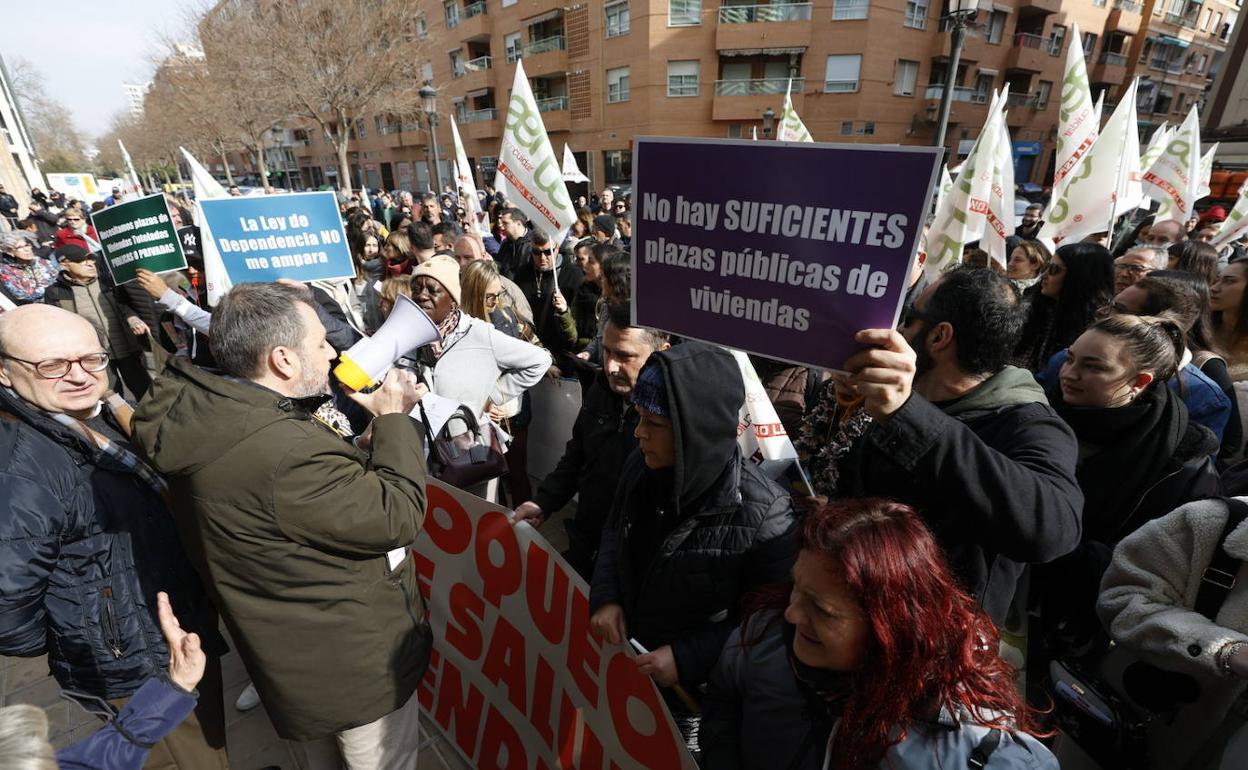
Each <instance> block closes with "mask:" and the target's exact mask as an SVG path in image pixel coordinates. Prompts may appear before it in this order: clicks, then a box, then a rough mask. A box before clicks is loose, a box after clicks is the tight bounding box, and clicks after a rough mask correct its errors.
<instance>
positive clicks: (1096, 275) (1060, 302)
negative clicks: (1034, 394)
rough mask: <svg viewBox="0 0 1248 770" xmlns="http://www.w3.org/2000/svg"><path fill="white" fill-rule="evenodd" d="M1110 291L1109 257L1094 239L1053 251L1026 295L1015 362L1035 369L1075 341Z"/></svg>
mask: <svg viewBox="0 0 1248 770" xmlns="http://www.w3.org/2000/svg"><path fill="white" fill-rule="evenodd" d="M1113 293H1114V260H1113V257H1111V256H1110V255H1109V250H1108V249H1106V248H1105V247H1104V246H1099V245H1097V244H1095V243H1071V244H1067V245H1065V246H1062V247H1061V248H1059V249H1058V250H1057V252H1056V253H1055V254H1054V255H1053V258H1052V259H1051V260H1050V261H1049V264H1048V267H1047V268H1045V271H1044V274H1043V275H1042V276H1041V277H1040V291H1039V293H1038V294H1034V295H1032V297H1031V304H1030V307H1028V309H1027V320H1026V322H1024V324H1023V332H1022V335H1021V336H1020V337H1019V342H1018V346H1017V347H1016V348H1015V350H1014V365H1015V366H1021V367H1023V368H1025V369H1030V370H1031V371H1033V372H1035V371H1039V370H1040V369H1042V368H1043V367H1044V365H1045V364H1046V363H1048V361H1049V359H1050V358H1051V357H1052V356H1053V354H1054V353H1056V352H1057V351H1059V350H1062V349H1064V348H1066V347H1068V346H1069V345H1070V343H1072V342H1074V341H1075V338H1076V337H1078V336H1079V335H1080V334H1082V333H1083V331H1084V330H1085V329H1087V328H1088V326H1089V325H1090V324H1091V323H1092V321H1093V320H1094V319H1095V318H1096V311H1097V310H1098V309H1099V308H1101V307H1103V306H1104V305H1106V304H1107V303H1108V302H1109V300H1110V298H1111V297H1113Z"/></svg>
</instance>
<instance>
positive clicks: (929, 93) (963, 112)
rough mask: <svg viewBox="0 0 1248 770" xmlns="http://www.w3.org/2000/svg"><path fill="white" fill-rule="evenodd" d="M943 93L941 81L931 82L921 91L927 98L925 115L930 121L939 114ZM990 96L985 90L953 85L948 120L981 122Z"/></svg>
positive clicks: (965, 122)
mask: <svg viewBox="0 0 1248 770" xmlns="http://www.w3.org/2000/svg"><path fill="white" fill-rule="evenodd" d="M944 95H945V86H944V84H943V83H933V84H932V85H929V86H928V87H927V88H926V89H924V91H923V98H924V99H926V100H927V116H928V118H929V119H930V120H931V121H932V122H935V121H936V117H937V115H939V114H940V102H941V99H942V98H943V97H944ZM991 98H992V95H991V94H989V93H988V92H986V91H977V90H975V89H974V88H964V87H962V86H955V87H954V89H953V96H952V98H951V99H950V105H949V122H950V123H954V124H959V125H960V124H971V123H974V124H980V123H982V122H983V121H984V118H985V117H986V116H987V114H988V102H989V100H990V99H991Z"/></svg>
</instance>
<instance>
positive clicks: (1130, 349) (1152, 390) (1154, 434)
mask: <svg viewBox="0 0 1248 770" xmlns="http://www.w3.org/2000/svg"><path fill="white" fill-rule="evenodd" d="M1186 345H1187V342H1186V336H1185V335H1184V333H1183V330H1182V328H1181V327H1180V326H1179V324H1178V323H1177V322H1176V321H1174V320H1172V319H1170V318H1158V317H1141V316H1135V315H1126V314H1120V315H1111V316H1109V317H1108V318H1105V319H1104V320H1101V321H1097V322H1096V323H1095V324H1093V325H1092V326H1091V327H1090V328H1089V329H1088V330H1087V331H1086V332H1084V333H1083V334H1081V335H1080V336H1079V338H1078V339H1077V340H1075V342H1074V344H1072V345H1071V346H1070V350H1069V351H1068V353H1067V357H1066V361H1065V363H1063V364H1062V367H1061V370H1060V371H1059V373H1058V381H1057V383H1056V384H1055V385H1050V386H1049V387H1048V388H1047V389H1046V393H1047V395H1048V397H1049V402H1050V404H1051V405H1052V406H1053V409H1054V410H1055V411H1056V412H1057V413H1058V415H1059V416H1060V417H1061V418H1062V419H1063V420H1065V421H1066V423H1067V424H1068V425H1069V426H1070V427H1071V429H1072V430H1073V431H1074V433H1075V438H1076V439H1078V441H1079V461H1078V464H1077V465H1076V468H1075V474H1076V478H1077V480H1078V481H1079V487H1080V488H1081V489H1082V490H1083V496H1084V505H1083V534H1082V537H1081V543H1080V546H1079V548H1077V549H1076V550H1075V551H1074V552H1073V553H1071V554H1069V555H1067V556H1064V557H1062V558H1060V559H1058V560H1057V561H1055V562H1052V563H1050V564H1047V565H1044V566H1043V567H1037V568H1036V570H1035V571H1034V573H1033V574H1034V576H1035V584H1036V587H1037V588H1038V590H1039V594H1040V596H1041V597H1042V605H1043V608H1042V611H1041V617H1042V618H1045V619H1047V621H1048V623H1052V620H1053V619H1054V618H1060V619H1062V621H1063V628H1062V630H1061V634H1060V639H1057V638H1055V639H1054V640H1053V641H1055V642H1056V643H1057V644H1056V647H1055V649H1056V651H1059V652H1067V651H1070V650H1084V649H1086V648H1087V646H1088V644H1089V643H1092V642H1097V641H1099V642H1104V641H1106V640H1105V638H1104V636H1103V632H1102V630H1101V627H1100V624H1099V623H1098V622H1097V620H1096V614H1095V611H1096V596H1097V590H1098V587H1099V586H1100V582H1101V576H1102V575H1103V574H1104V572H1105V569H1106V567H1108V566H1109V561H1110V556H1111V555H1112V553H1113V549H1114V546H1115V545H1117V543H1118V542H1119V541H1120V540H1121V539H1122V538H1123V537H1125V536H1127V535H1129V534H1130V533H1131V532H1133V531H1135V530H1136V529H1138V528H1139V527H1140V526H1141V525H1142V524H1144V523H1145V522H1147V521H1150V520H1152V519H1155V518H1157V517H1159V516H1162V515H1165V514H1166V513H1169V512H1170V511H1172V510H1174V509H1175V508H1177V507H1179V506H1180V505H1182V504H1184V503H1186V502H1188V501H1190V500H1195V499H1197V498H1201V497H1207V496H1210V495H1216V494H1218V491H1219V483H1218V475H1217V471H1216V469H1215V468H1214V464H1213V455H1215V454H1216V453H1217V451H1218V446H1219V443H1218V439H1217V437H1216V436H1215V435H1214V434H1213V431H1211V430H1209V429H1208V428H1206V427H1204V426H1201V425H1198V424H1197V423H1195V422H1194V421H1192V420H1191V419H1190V416H1189V413H1188V410H1187V407H1186V406H1185V405H1184V403H1183V399H1182V398H1181V397H1180V396H1179V394H1178V393H1176V392H1175V391H1174V390H1173V389H1172V388H1170V387H1168V386H1167V384H1166V383H1167V382H1169V381H1170V380H1171V379H1172V378H1174V377H1175V375H1176V373H1177V372H1178V369H1179V367H1180V366H1181V364H1182V361H1183V356H1184V353H1185V352H1186V350H1187V347H1186ZM1052 628H1053V626H1050V630H1052Z"/></svg>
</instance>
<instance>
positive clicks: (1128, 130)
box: [1040, 81, 1143, 242]
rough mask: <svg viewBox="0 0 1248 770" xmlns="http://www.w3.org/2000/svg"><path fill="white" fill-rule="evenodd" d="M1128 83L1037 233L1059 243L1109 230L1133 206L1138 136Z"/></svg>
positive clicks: (1132, 87) (1137, 194)
mask: <svg viewBox="0 0 1248 770" xmlns="http://www.w3.org/2000/svg"><path fill="white" fill-rule="evenodd" d="M1136 86H1137V83H1136V81H1132V82H1131V85H1129V86H1128V87H1127V91H1126V93H1124V94H1123V97H1122V99H1120V100H1119V101H1118V107H1117V108H1115V109H1114V114H1113V115H1111V116H1110V118H1109V122H1108V123H1106V124H1105V130H1104V131H1102V132H1101V135H1100V136H1099V137H1097V140H1096V141H1095V142H1094V143H1093V144H1092V149H1090V150H1089V151H1088V152H1087V153H1086V154H1085V155H1084V156H1083V158H1081V159H1080V161H1079V164H1078V165H1077V166H1076V167H1075V170H1074V172H1073V173H1071V174H1070V175H1069V180H1070V183H1069V184H1068V185H1067V186H1066V188H1065V190H1064V191H1063V193H1062V197H1061V198H1060V199H1055V200H1054V202H1053V204H1052V205H1051V206H1050V207H1049V217H1048V219H1046V220H1045V223H1044V227H1042V228H1041V229H1040V235H1041V236H1042V237H1045V238H1053V239H1055V240H1058V241H1066V242H1069V241H1077V240H1079V239H1081V238H1084V237H1086V236H1089V235H1092V234H1093V233H1103V232H1106V231H1108V230H1109V229H1110V220H1112V219H1115V218H1117V215H1118V214H1121V213H1125V212H1126V211H1127V210H1129V209H1131V208H1135V207H1136V206H1137V205H1138V202H1139V199H1140V197H1141V196H1142V195H1143V192H1142V191H1141V189H1140V182H1139V176H1140V173H1139V166H1138V165H1137V164H1138V162H1139V157H1140V134H1139V128H1138V127H1137V126H1136V118H1135V91H1136Z"/></svg>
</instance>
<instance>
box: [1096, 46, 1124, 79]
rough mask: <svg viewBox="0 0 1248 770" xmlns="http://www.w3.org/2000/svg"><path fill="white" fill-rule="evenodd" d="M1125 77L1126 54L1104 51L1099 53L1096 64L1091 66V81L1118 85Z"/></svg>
mask: <svg viewBox="0 0 1248 770" xmlns="http://www.w3.org/2000/svg"><path fill="white" fill-rule="evenodd" d="M1126 79H1127V55H1126V54H1122V53H1110V52H1109V51H1106V52H1105V53H1103V54H1101V58H1099V59H1097V61H1096V65H1095V66H1094V67H1092V73H1091V80H1092V82H1093V83H1111V84H1113V85H1116V86H1120V85H1122V83H1123V81H1124V80H1126Z"/></svg>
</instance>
